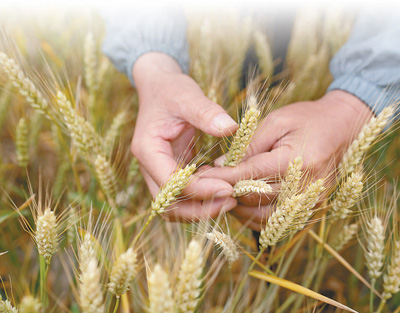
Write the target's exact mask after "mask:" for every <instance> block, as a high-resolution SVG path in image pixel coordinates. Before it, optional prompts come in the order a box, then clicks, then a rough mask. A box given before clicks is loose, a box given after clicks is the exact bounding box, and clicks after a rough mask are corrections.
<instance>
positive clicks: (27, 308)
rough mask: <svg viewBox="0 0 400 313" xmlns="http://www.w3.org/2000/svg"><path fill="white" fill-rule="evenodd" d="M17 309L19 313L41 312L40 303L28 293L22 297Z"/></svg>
mask: <svg viewBox="0 0 400 313" xmlns="http://www.w3.org/2000/svg"><path fill="white" fill-rule="evenodd" d="M18 311H19V313H40V312H42V304H41V303H40V301H39V300H38V299H36V298H35V297H33V296H31V295H28V296H25V297H23V298H22V300H21V303H20V304H19V306H18Z"/></svg>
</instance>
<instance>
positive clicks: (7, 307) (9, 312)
mask: <svg viewBox="0 0 400 313" xmlns="http://www.w3.org/2000/svg"><path fill="white" fill-rule="evenodd" d="M0 313H18V310H17V309H16V308H14V307H13V306H12V305H11V302H10V300H0Z"/></svg>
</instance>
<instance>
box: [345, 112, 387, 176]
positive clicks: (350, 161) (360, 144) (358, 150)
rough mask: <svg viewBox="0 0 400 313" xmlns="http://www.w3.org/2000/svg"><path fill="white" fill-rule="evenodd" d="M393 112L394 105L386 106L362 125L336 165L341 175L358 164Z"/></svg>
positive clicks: (350, 170)
mask: <svg viewBox="0 0 400 313" xmlns="http://www.w3.org/2000/svg"><path fill="white" fill-rule="evenodd" d="M394 112H395V106H394V105H391V106H388V107H386V108H385V109H383V110H382V112H381V113H379V115H378V116H377V117H372V118H371V120H370V121H369V123H368V124H366V125H364V127H363V128H362V129H361V131H360V133H359V134H358V136H357V138H356V139H355V140H354V141H353V142H352V143H351V145H350V147H349V148H348V149H347V151H346V153H345V154H344V155H343V159H342V161H341V163H340V164H339V166H338V169H339V171H340V172H341V173H342V175H345V174H348V173H351V172H353V171H354V169H355V168H356V167H357V166H359V164H360V163H361V161H362V158H363V157H364V155H365V153H366V152H367V150H368V149H369V147H370V146H371V145H372V144H373V142H374V141H375V139H376V138H377V137H378V135H379V134H380V133H381V131H382V130H383V129H384V128H385V127H386V126H387V125H388V124H389V123H390V121H391V118H392V117H393V114H394Z"/></svg>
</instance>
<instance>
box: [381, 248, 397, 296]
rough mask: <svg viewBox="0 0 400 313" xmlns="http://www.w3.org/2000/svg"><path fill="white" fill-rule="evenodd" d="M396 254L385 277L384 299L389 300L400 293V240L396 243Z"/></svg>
mask: <svg viewBox="0 0 400 313" xmlns="http://www.w3.org/2000/svg"><path fill="white" fill-rule="evenodd" d="M394 248H395V250H394V254H393V255H392V260H391V262H390V264H389V265H388V268H387V271H386V273H385V274H384V275H383V294H382V296H383V299H385V300H388V299H390V298H391V297H392V295H394V294H396V293H398V292H399V291H400V240H398V241H396V242H395V243H394Z"/></svg>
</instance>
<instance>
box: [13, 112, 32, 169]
mask: <svg viewBox="0 0 400 313" xmlns="http://www.w3.org/2000/svg"><path fill="white" fill-rule="evenodd" d="M15 145H16V148H17V161H18V164H19V166H22V167H26V166H27V165H28V162H29V152H28V150H29V144H28V124H27V122H26V119H25V118H21V119H20V120H19V121H18V125H17V130H16V132H15Z"/></svg>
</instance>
